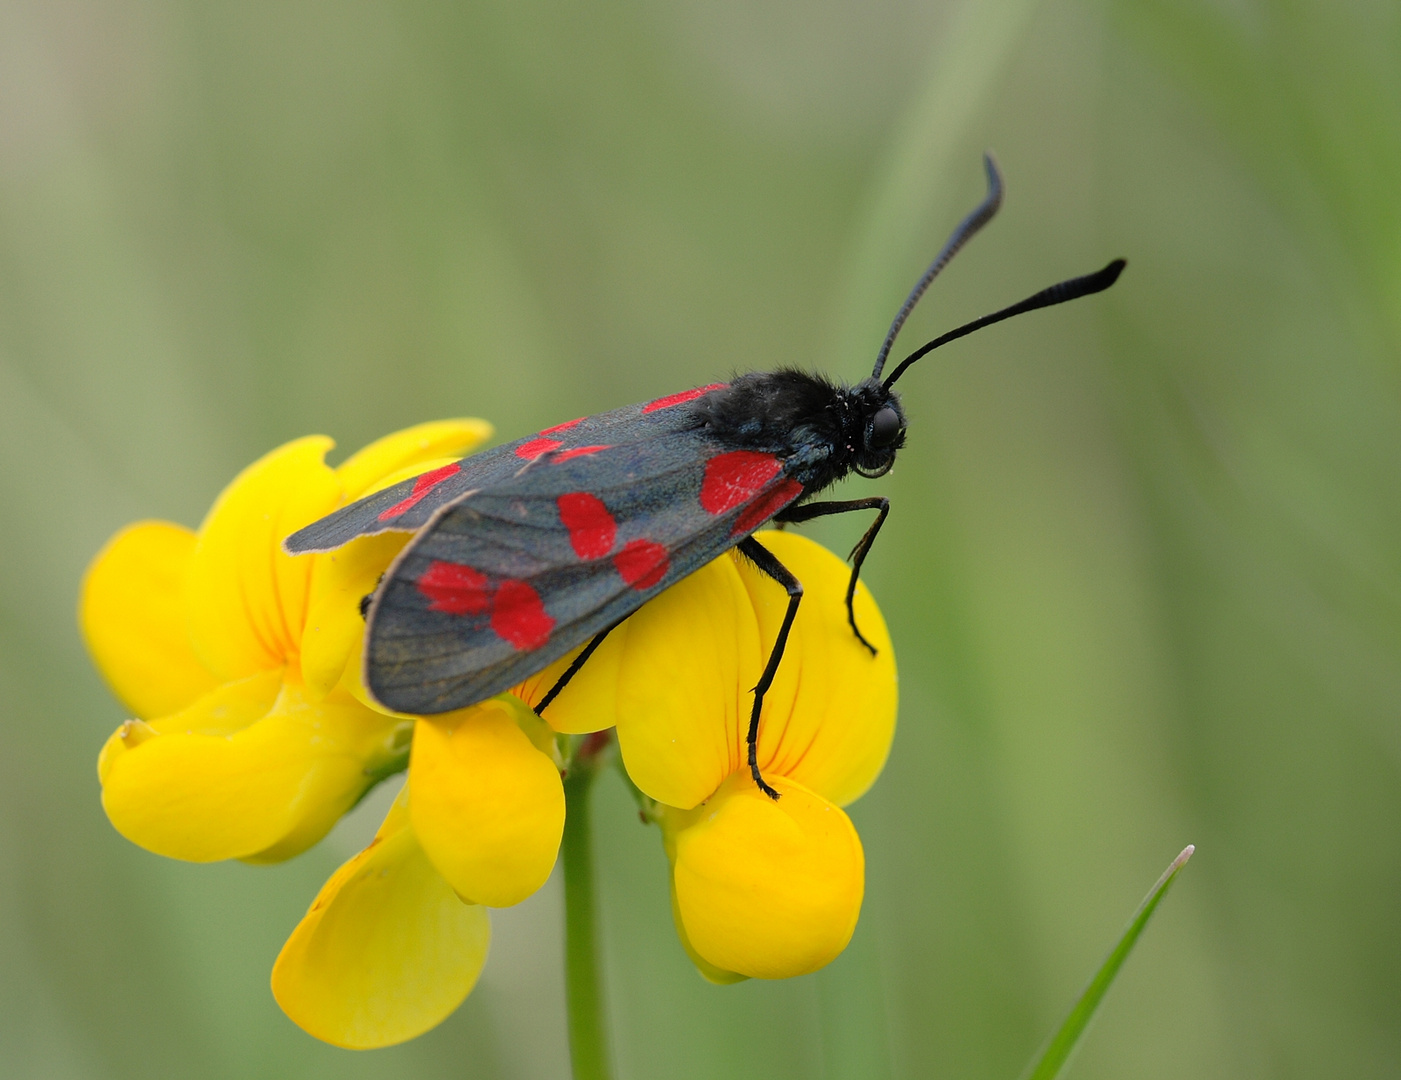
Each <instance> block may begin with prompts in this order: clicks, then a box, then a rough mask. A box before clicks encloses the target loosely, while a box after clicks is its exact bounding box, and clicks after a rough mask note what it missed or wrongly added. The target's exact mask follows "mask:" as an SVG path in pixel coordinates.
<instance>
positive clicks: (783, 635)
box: [739, 536, 803, 801]
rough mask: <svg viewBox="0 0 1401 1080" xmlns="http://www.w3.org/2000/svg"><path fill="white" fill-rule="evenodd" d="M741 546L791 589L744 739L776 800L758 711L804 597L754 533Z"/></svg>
mask: <svg viewBox="0 0 1401 1080" xmlns="http://www.w3.org/2000/svg"><path fill="white" fill-rule="evenodd" d="M739 550H740V553H741V554H743V555H744V556H745V557H746V558H747V559H749V561H750V562H752V563H753V564H754V565H755V566H757V567H758V568H759V569H760V570H762V571H763V572H764V573H766V574H768V576H769V577H771V578H773V579H774V580H775V581H776V582H778V583H779V584H780V585H782V586H783V587H784V588H785V589H786V590H788V610H787V611H786V612H784V614H783V625H782V626H780V627H779V628H778V640H777V641H775V642H774V643H773V651H772V652H770V653H769V662H768V663H767V664H765V665H764V673H763V674H762V675H760V676H759V682H758V685H756V686H755V687H754V711H753V712H751V713H750V714H749V733H748V735H746V736H745V742H746V743H747V744H748V745H749V773H750V775H751V776H753V777H754V783H756V784H757V785H758V786H759V790H760V791H762V792H763V793H764V794H765V795H767V796H768V797H769V798H770V799H773V800H775V801H777V800H778V792H777V791H775V790H774V789H773V788H772V787H770V786H769V784H768V783H767V782H766V781H765V780H764V778H763V776H762V775H760V773H759V714H760V713H761V712H763V709H764V695H765V694H766V693H768V691H769V687H770V686H772V685H773V677H774V676H775V675H776V674H777V673H778V662H779V661H780V660H782V659H783V650H784V649H785V648H786V647H787V645H788V631H790V630H791V629H793V619H794V617H795V616H796V615H797V614H798V604H799V603H800V602H801V601H802V599H803V584H802V582H800V581H799V580H798V579H797V578H795V577H794V576H793V573H792V571H790V570H789V569H788V567H786V566H784V565H783V564H782V563H781V562H779V561H778V559H777V558H776V557H775V556H774V554H773V553H772V552H771V551H769V549H768V548H766V547H764V545H763V544H761V543H759V541H757V540H755V539H754V538H753V537H752V536H746V537H745V538H744V539H743V540H741V541H740V542H739Z"/></svg>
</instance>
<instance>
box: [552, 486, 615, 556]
mask: <svg viewBox="0 0 1401 1080" xmlns="http://www.w3.org/2000/svg"><path fill="white" fill-rule="evenodd" d="M555 505H556V506H558V507H559V519H560V521H562V522H564V527H565V528H566V529H568V530H569V543H570V545H571V546H572V547H573V548H574V554H575V555H577V556H579V558H581V559H601V558H603V556H605V555H607V554H608V553H609V552H610V551H612V550H613V541H614V540H616V539H617V538H618V525H617V522H615V521H614V520H613V515H612V514H610V513H609V512H608V507H606V506H604V505H603V500H602V499H600V498H598V496H596V495H590V494H589V493H588V492H587V491H574V492H570V493H569V494H568V495H561V496H560V497H559V498H558V499H556V500H555Z"/></svg>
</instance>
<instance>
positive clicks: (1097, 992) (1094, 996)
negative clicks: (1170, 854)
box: [1022, 844, 1196, 1080]
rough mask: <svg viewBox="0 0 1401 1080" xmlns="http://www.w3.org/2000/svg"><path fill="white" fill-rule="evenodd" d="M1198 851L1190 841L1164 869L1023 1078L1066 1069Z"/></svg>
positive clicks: (1045, 1078) (1049, 1077) (1041, 1078)
mask: <svg viewBox="0 0 1401 1080" xmlns="http://www.w3.org/2000/svg"><path fill="white" fill-rule="evenodd" d="M1195 850H1196V848H1195V847H1193V846H1192V845H1191V844H1188V845H1187V846H1186V847H1185V848H1183V849H1182V854H1181V855H1179V856H1177V858H1175V859H1173V860H1172V865H1171V866H1169V867H1168V868H1167V869H1166V870H1164V871H1163V876H1162V877H1160V878H1159V879H1158V883H1157V884H1156V885H1154V886H1153V888H1152V889H1151V890H1149V893H1148V895H1147V896H1145V897H1144V898H1143V903H1141V904H1139V905H1138V910H1137V911H1136V912H1134V916H1133V918H1132V919H1131V920H1129V925H1128V927H1127V928H1126V929H1125V930H1124V933H1123V936H1122V937H1120V938H1119V943H1118V944H1117V945H1115V946H1114V949H1113V951H1111V952H1110V954H1109V955H1108V956H1107V957H1105V958H1104V963H1102V964H1101V965H1100V966H1099V970H1098V971H1097V972H1095V977H1094V978H1093V979H1091V980H1090V984H1089V985H1088V986H1087V987H1085V989H1084V991H1083V992H1082V993H1081V994H1080V999H1079V1000H1078V1001H1076V1002H1075V1007H1074V1008H1073V1009H1071V1010H1070V1013H1069V1015H1067V1016H1066V1018H1065V1019H1064V1020H1063V1021H1061V1025H1060V1027H1059V1028H1057V1029H1056V1033H1055V1034H1054V1035H1052V1036H1051V1037H1050V1039H1048V1040H1047V1041H1046V1045H1045V1046H1043V1047H1042V1048H1041V1052H1040V1053H1039V1054H1037V1055H1036V1057H1034V1058H1033V1059H1032V1061H1031V1064H1030V1065H1028V1066H1027V1067H1026V1071H1025V1072H1023V1073H1022V1080H1056V1077H1058V1076H1060V1075H1061V1073H1062V1072H1064V1071H1065V1066H1066V1065H1067V1063H1069V1061H1070V1056H1071V1055H1072V1054H1073V1053H1074V1052H1075V1048H1076V1047H1077V1046H1078V1045H1079V1044H1080V1039H1081V1037H1082V1036H1083V1035H1084V1034H1085V1029H1086V1028H1088V1027H1089V1026H1090V1021H1091V1020H1092V1019H1094V1015H1095V1011H1096V1010H1097V1009H1098V1008H1099V1003H1100V1002H1101V1001H1103V1000H1104V995H1105V994H1106V993H1107V992H1108V990H1109V987H1110V985H1111V984H1112V983H1113V982H1114V977H1115V976H1116V975H1118V974H1119V969H1120V968H1121V967H1123V966H1124V961H1125V960H1126V959H1128V955H1129V953H1130V952H1132V951H1133V947H1134V945H1135V944H1136V943H1137V942H1138V936H1139V935H1140V934H1142V933H1143V928H1144V927H1145V926H1147V925H1148V920H1149V919H1151V918H1152V917H1153V912H1154V910H1155V909H1156V908H1157V906H1158V902H1159V901H1160V900H1162V898H1163V897H1164V895H1166V893H1167V891H1168V886H1169V885H1171V884H1172V882H1173V879H1174V878H1176V877H1177V873H1178V871H1179V870H1181V869H1182V868H1183V867H1184V866H1186V865H1187V860H1188V859H1190V858H1191V857H1192V852H1194V851H1195Z"/></svg>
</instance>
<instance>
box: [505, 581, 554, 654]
mask: <svg viewBox="0 0 1401 1080" xmlns="http://www.w3.org/2000/svg"><path fill="white" fill-rule="evenodd" d="M554 626H555V621H554V619H552V618H551V617H550V615H549V613H548V612H546V611H545V605H544V604H543V603H542V602H541V600H540V594H539V593H538V592H536V591H535V590H534V589H533V588H531V587H530V586H529V585H527V584H526V583H525V582H524V581H503V582H502V583H501V586H500V588H498V589H497V590H496V598H495V600H494V601H493V602H492V605H491V628H492V629H493V630H495V631H496V632H497V634H499V635H500V636H501V637H502V638H504V639H505V640H506V641H509V642H510V643H511V644H512V645H514V646H515V647H516V648H517V649H538V648H539V647H540V646H541V645H543V644H545V642H547V641H549V640H550V631H551V630H553V629H554Z"/></svg>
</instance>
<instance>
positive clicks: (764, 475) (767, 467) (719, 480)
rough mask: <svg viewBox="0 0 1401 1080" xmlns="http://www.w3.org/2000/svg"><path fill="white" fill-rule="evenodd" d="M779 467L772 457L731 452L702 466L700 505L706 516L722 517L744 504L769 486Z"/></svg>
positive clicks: (746, 452)
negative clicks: (703, 477) (709, 514)
mask: <svg viewBox="0 0 1401 1080" xmlns="http://www.w3.org/2000/svg"><path fill="white" fill-rule="evenodd" d="M782 468H783V466H782V465H780V464H779V461H778V458H776V457H774V456H773V455H772V454H761V453H758V452H757V451H755V450H731V451H730V452H729V453H728V454H717V455H716V456H715V457H713V458H711V459H710V460H709V461H707V462H706V463H705V479H704V480H703V481H701V491H700V504H701V506H702V507H704V508H705V510H706V512H707V513H711V514H723V513H726V512H727V511H730V510H733V509H734V508H735V507H736V506H739V505H741V504H743V503H747V502H748V501H749V500H750V499H752V498H754V496H755V495H758V494H759V493H760V492H761V491H763V490H764V488H766V487H768V486H769V481H771V480H772V479H773V478H774V477H775V476H777V475H778V474H779V472H780V471H781V470H782Z"/></svg>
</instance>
